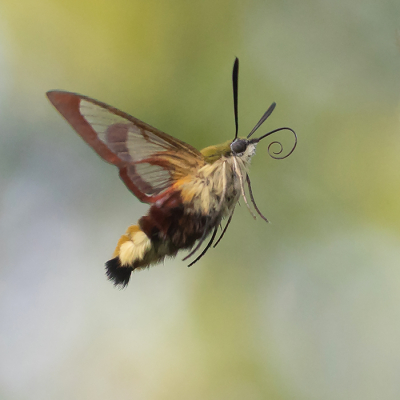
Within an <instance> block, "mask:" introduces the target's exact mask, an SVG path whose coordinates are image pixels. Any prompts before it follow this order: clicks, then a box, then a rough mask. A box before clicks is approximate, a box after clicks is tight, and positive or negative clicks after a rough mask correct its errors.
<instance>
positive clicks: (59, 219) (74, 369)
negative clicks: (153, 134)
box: [0, 0, 400, 400]
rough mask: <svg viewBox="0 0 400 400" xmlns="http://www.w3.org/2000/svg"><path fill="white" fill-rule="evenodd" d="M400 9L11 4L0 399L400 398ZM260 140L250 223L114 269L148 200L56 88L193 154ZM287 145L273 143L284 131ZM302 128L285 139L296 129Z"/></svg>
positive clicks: (1, 233)
mask: <svg viewBox="0 0 400 400" xmlns="http://www.w3.org/2000/svg"><path fill="white" fill-rule="evenodd" d="M399 16H400V3H399V2H398V1H396V0H383V1H380V2H376V1H373V0H367V1H364V2H360V1H357V0H339V1H336V2H328V1H309V2H296V1H294V0H289V1H285V2H282V1H277V0H275V1H262V0H258V1H257V0H256V1H252V2H249V1H229V0H221V1H209V0H206V1H202V2H200V1H198V2H187V1H182V0H180V1H178V0H177V1H172V0H167V1H163V2H161V1H159V2H157V1H154V0H150V1H142V0H140V1H139V0H132V1H127V0H114V1H109V0H101V1H89V0H81V1H75V0H74V1H61V0H52V1H49V0H48V1H43V0H37V1H28V0H22V1H18V2H15V1H10V0H3V1H2V2H0V171H1V173H0V190H1V197H0V252H1V255H2V263H1V266H0V399H5V400H12V399H29V400H34V399H47V398H50V399H57V400H59V399H61V400H62V399H92V398H95V399H98V400H102V399H110V398H115V399H135V400H136V399H138V400H139V399H145V400H152V399H185V400H188V399H210V400H213V399H215V400H217V399H218V400H223V399H227V400H228V399H229V400H235V399H249V400H256V399H257V400H258V399H274V400H278V399H281V400H291V399H296V400H302V399H304V400H310V399H316V400H320V399H324V400H343V399H349V400H350V399H351V400H353V399H363V400H369V399H371V400H375V399H385V400H392V399H393V400H398V399H399V398H400V383H399V382H400V381H399V379H398V373H397V371H399V370H400V345H399V343H400V342H399V337H400V306H399V304H400V294H399V293H400V268H399V265H400V246H399V245H400V202H399V199H400V172H399V171H400V157H399V155H398V154H399V150H400V135H399V134H400V132H399V122H400V120H399V111H400V107H399V90H400V49H399V46H398V30H399V29H400V18H399ZM236 56H237V57H239V58H240V75H239V129H240V131H239V134H240V135H241V136H244V135H246V134H247V133H248V132H250V130H251V129H252V128H253V126H254V125H255V123H256V122H257V121H258V119H259V118H260V116H261V115H262V114H263V112H264V111H265V110H266V109H267V108H268V107H269V105H270V104H271V103H272V102H273V101H276V102H277V108H276V110H275V111H274V113H273V114H272V116H271V117H270V118H269V119H268V121H267V122H266V123H265V124H264V125H263V126H262V128H260V130H259V132H258V133H257V134H259V135H261V134H263V133H266V132H267V131H269V130H272V129H275V128H278V127H281V126H289V127H291V128H293V129H295V130H296V132H297V134H298V137H299V143H298V147H297V149H296V150H295V152H294V153H293V154H292V155H291V156H290V157H289V158H287V159H285V160H282V161H275V160H273V159H272V158H270V157H269V156H268V151H267V147H268V143H263V142H261V143H260V144H259V146H258V148H257V154H256V156H255V157H254V159H253V160H254V161H253V163H252V169H251V171H250V177H251V180H252V186H253V191H254V195H255V198H256V201H257V204H258V206H259V207H260V209H261V210H262V211H263V213H264V214H266V216H267V217H268V218H269V219H270V220H271V221H272V223H271V224H268V225H267V224H265V223H264V221H262V220H261V219H257V221H256V222H255V221H254V220H253V219H252V218H251V216H250V214H249V213H248V211H247V210H246V207H243V204H242V207H238V208H237V210H236V212H235V216H234V219H233V221H232V224H231V225H230V228H229V230H228V232H227V234H226V236H225V237H224V239H223V241H222V242H221V243H220V244H219V245H218V247H217V248H216V249H212V250H211V251H209V252H208V253H207V255H206V256H205V257H204V258H203V259H202V260H201V261H200V262H199V263H197V264H195V265H194V266H193V267H191V268H186V265H187V264H186V263H185V262H182V261H181V259H182V258H183V257H184V256H185V253H182V254H180V255H179V256H178V257H177V258H176V259H175V260H168V261H166V263H165V265H159V266H156V267H152V268H151V269H149V270H146V271H141V272H138V273H134V274H133V275H132V279H131V282H130V284H129V286H128V288H127V289H126V290H124V291H119V290H117V289H115V288H114V287H113V286H112V285H111V284H110V283H109V282H107V280H106V278H105V276H104V262H105V261H107V260H108V259H109V257H110V256H111V254H112V252H113V250H114V246H115V244H116V243H117V240H118V238H119V237H120V235H121V234H122V233H123V232H124V231H125V229H126V228H127V227H128V225H130V224H132V223H135V222H136V221H137V220H138V219H139V218H140V217H141V216H142V215H143V214H144V213H145V212H146V210H147V206H146V205H143V204H141V203H140V202H139V201H138V200H137V199H136V198H135V197H134V196H132V194H131V193H130V192H129V191H128V190H127V189H126V188H125V186H124V185H123V183H122V182H121V181H120V180H119V178H118V174H117V170H116V168H115V167H113V166H110V165H107V164H106V163H104V162H103V161H102V160H100V158H99V157H98V156H97V155H96V154H95V153H94V152H93V150H91V149H90V148H89V147H88V146H87V145H86V144H85V143H84V142H83V141H82V140H81V139H80V138H79V137H78V136H77V135H76V134H75V133H74V132H73V130H72V129H71V128H70V127H69V126H68V125H67V124H66V123H65V121H63V120H62V118H61V117H60V116H59V115H58V114H57V112H56V111H55V110H54V109H53V108H52V106H51V105H50V104H49V103H48V101H47V99H46V98H45V92H46V91H48V90H51V89H64V90H69V91H73V92H78V93H81V94H84V95H87V96H90V97H93V98H96V99H98V100H100V101H103V102H106V103H108V104H111V105H113V106H115V107H117V108H120V109H121V110H123V111H125V112H128V113H129V114H132V115H134V116H135V117H137V118H139V119H141V120H144V121H146V122H147V123H148V124H150V125H152V126H155V127H157V128H159V129H161V130H163V131H165V132H167V133H169V134H171V135H173V136H175V137H177V138H179V139H181V140H184V141H186V142H188V143H190V144H192V145H193V146H195V147H197V148H203V147H206V146H209V145H212V144H217V143H221V142H224V141H226V140H228V139H229V138H231V137H233V135H234V120H233V107H232V105H233V102H232V88H231V72H232V65H233V61H234V58H235V57H236ZM280 138H281V137H279V138H277V139H280ZM289 140H290V139H289Z"/></svg>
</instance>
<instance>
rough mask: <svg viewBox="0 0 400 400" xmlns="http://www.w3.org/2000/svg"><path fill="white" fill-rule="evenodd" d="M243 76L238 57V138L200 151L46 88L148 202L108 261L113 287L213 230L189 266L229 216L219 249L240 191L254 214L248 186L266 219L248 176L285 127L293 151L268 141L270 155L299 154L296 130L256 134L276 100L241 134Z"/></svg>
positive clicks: (89, 102)
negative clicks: (263, 147) (261, 150)
mask: <svg viewBox="0 0 400 400" xmlns="http://www.w3.org/2000/svg"><path fill="white" fill-rule="evenodd" d="M238 74H239V60H238V59H237V58H236V59H235V62H234V66H233V73H232V82H233V99H234V117H235V127H236V130H235V137H234V138H233V140H229V141H227V142H225V143H222V144H219V145H215V146H210V147H206V148H205V149H203V150H201V151H198V150H197V149H195V148H194V147H192V146H190V145H189V144H187V143H184V142H182V141H181V140H179V139H176V138H174V137H172V136H169V135H167V134H166V133H164V132H161V131H160V130H158V129H156V128H153V127H152V126H150V125H148V124H146V123H144V122H142V121H140V120H139V119H137V118H135V117H132V116H131V115H129V114H126V113H124V112H122V111H120V110H118V109H116V108H114V107H111V106H109V105H107V104H105V103H102V102H100V101H97V100H94V99H91V98H90V97H87V96H82V95H79V94H76V93H70V92H66V91H59V90H54V91H49V92H47V97H48V98H49V100H50V102H51V103H52V104H53V105H54V107H55V108H56V109H57V110H58V111H59V112H60V113H61V115H62V116H63V117H64V118H65V119H66V120H67V121H68V122H69V124H70V125H71V126H72V127H73V128H74V129H75V130H76V132H77V133H78V134H79V135H80V136H81V137H82V139H83V140H84V141H85V142H86V143H88V144H89V145H90V146H91V147H92V148H93V150H94V151H95V152H96V153H97V154H98V155H99V156H100V157H102V158H103V159H104V160H105V161H107V162H109V163H110V164H114V165H116V166H117V167H118V168H119V175H120V177H121V179H122V181H123V182H124V183H125V185H126V186H127V187H128V189H129V190H130V191H131V192H132V193H133V194H134V195H135V196H136V197H137V198H138V199H139V200H140V201H142V202H144V203H148V204H150V209H149V211H148V213H147V215H145V216H143V217H142V218H140V219H139V221H138V223H137V224H136V225H131V226H129V228H128V229H127V231H126V233H125V234H124V235H122V236H121V238H120V239H119V241H118V243H117V247H116V249H115V251H114V254H113V257H112V259H111V260H109V261H108V262H107V263H106V274H107V276H108V279H109V280H111V281H112V282H113V283H114V285H115V286H119V287H125V286H126V285H127V284H128V282H129V279H130V276H131V272H132V271H133V270H135V269H142V268H145V267H148V266H150V265H153V264H157V263H159V262H161V261H162V260H164V258H165V257H174V256H176V254H177V253H178V251H179V250H185V249H186V250H191V251H190V253H189V254H188V255H187V256H186V257H185V258H184V259H183V260H187V259H188V258H190V257H192V256H193V255H194V254H195V253H196V252H197V251H199V250H200V248H201V245H202V244H203V242H204V241H205V240H206V239H207V237H208V236H209V235H211V239H210V240H209V242H208V244H207V245H206V246H205V248H204V250H203V251H202V252H201V253H200V255H199V256H198V257H197V258H196V259H195V260H194V261H192V262H191V263H190V264H189V266H191V265H193V264H194V263H195V262H197V261H198V260H199V259H200V258H201V257H203V256H204V254H205V253H206V252H207V250H208V249H209V248H210V247H211V245H212V244H213V243H214V240H215V238H216V235H217V232H218V229H219V228H220V227H221V223H222V221H223V220H225V219H226V220H227V222H226V224H225V227H224V229H223V230H222V233H221V234H220V236H219V239H218V240H217V241H216V243H215V244H214V247H215V246H216V245H217V244H218V243H219V242H220V240H221V239H222V237H223V236H224V234H225V232H226V230H227V228H228V226H229V223H230V222H231V220H232V216H233V212H234V210H235V206H236V205H237V203H238V201H239V198H240V196H242V197H243V200H244V202H245V204H246V206H247V207H248V208H249V210H250V212H252V211H251V209H250V206H249V202H248V200H247V197H246V192H245V183H247V186H248V193H249V196H250V200H251V202H252V204H253V206H254V209H255V211H256V212H257V213H258V214H259V215H260V217H261V218H262V219H264V220H265V221H267V222H268V220H267V218H265V217H264V216H263V214H262V213H261V212H260V210H259V208H258V207H257V205H256V203H255V200H254V197H253V193H252V189H251V184H250V178H249V175H248V170H249V165H250V160H251V158H252V157H253V155H254V154H255V149H256V146H257V144H258V143H259V142H260V141H261V140H262V139H264V138H266V137H268V136H269V135H271V134H272V133H275V132H277V131H281V130H289V131H291V132H292V133H293V134H294V138H295V142H294V146H293V148H292V149H291V150H290V152H289V153H288V154H287V155H286V156H284V157H281V156H279V154H281V153H282V145H281V143H280V142H276V141H275V142H272V143H270V145H269V146H268V152H269V154H270V155H271V156H272V157H274V158H286V157H287V156H288V155H290V154H291V153H292V152H293V151H294V149H295V147H296V144H297V136H296V133H295V132H294V131H293V130H292V129H291V128H287V127H284V128H279V129H275V130H273V131H271V132H268V133H266V134H264V135H262V136H260V137H259V138H251V136H252V135H253V133H254V132H255V131H256V130H257V129H258V128H259V127H260V126H261V125H262V123H263V122H264V121H265V120H266V119H267V118H268V117H269V116H270V114H271V113H272V111H273V110H274V108H275V105H276V104H275V103H272V105H271V106H270V107H269V108H268V110H267V111H266V112H265V113H264V115H263V116H262V117H261V119H260V120H259V122H258V123H257V124H256V125H255V127H254V128H253V129H252V131H251V132H250V133H249V134H248V135H247V137H245V138H239V137H238ZM276 143H277V144H279V145H280V146H281V147H280V150H279V151H278V152H275V153H271V152H270V147H271V145H272V144H276ZM252 214H253V213H252ZM253 217H254V218H255V215H254V214H253Z"/></svg>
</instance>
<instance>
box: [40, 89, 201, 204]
mask: <svg viewBox="0 0 400 400" xmlns="http://www.w3.org/2000/svg"><path fill="white" fill-rule="evenodd" d="M47 96H48V98H49V100H50V101H51V103H52V104H53V105H54V106H55V107H56V109H57V110H58V111H59V112H60V113H61V115H63V117H64V118H65V119H66V120H67V121H68V122H69V124H70V125H71V126H72V127H73V128H74V129H75V130H76V132H77V133H78V134H79V135H80V136H81V137H82V138H83V139H84V140H85V141H86V142H87V143H88V144H89V145H90V146H91V147H92V148H93V149H94V150H95V151H96V153H97V154H98V155H99V156H100V157H102V158H103V159H104V160H106V161H107V162H109V163H111V164H114V165H116V166H117V167H118V168H119V171H120V177H121V178H122V180H123V181H124V183H125V184H126V186H127V187H128V188H129V189H130V190H131V191H132V192H133V194H135V196H137V197H138V198H139V200H141V201H143V202H146V203H154V202H156V201H157V200H158V199H160V198H161V197H164V196H165V194H166V193H165V192H166V191H167V190H169V189H170V188H171V186H172V185H173V184H174V183H175V182H176V180H177V179H180V178H182V177H184V176H187V175H188V174H190V173H191V172H193V171H195V170H196V169H197V168H199V167H200V166H202V165H203V164H204V158H203V156H202V154H201V153H200V152H199V151H198V150H196V149H195V148H194V147H192V146H190V145H188V144H187V143H185V142H182V141H180V140H178V139H175V138H173V137H172V136H169V135H167V134H166V133H164V132H161V131H160V130H158V129H156V128H153V127H152V126H150V125H148V124H146V123H144V122H142V121H140V120H138V119H137V118H134V117H132V116H131V115H129V114H126V113H124V112H122V111H120V110H118V109H116V108H114V107H111V106H109V105H107V104H105V103H101V102H99V101H97V100H94V99H91V98H89V97H86V96H81V95H79V94H75V93H70V92H64V91H51V92H48V93H47Z"/></svg>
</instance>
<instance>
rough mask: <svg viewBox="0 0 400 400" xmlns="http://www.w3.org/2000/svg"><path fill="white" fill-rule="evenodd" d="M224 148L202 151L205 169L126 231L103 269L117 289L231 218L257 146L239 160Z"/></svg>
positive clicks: (181, 183) (180, 183) (183, 180)
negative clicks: (132, 276) (135, 273)
mask: <svg viewBox="0 0 400 400" xmlns="http://www.w3.org/2000/svg"><path fill="white" fill-rule="evenodd" d="M229 144H230V142H229V143H224V144H221V145H219V146H210V147H207V148H205V149H204V150H202V151H201V154H202V155H203V156H204V165H203V166H202V167H201V168H199V169H198V170H197V171H196V172H195V173H193V174H192V175H188V176H186V177H184V178H181V179H180V180H178V181H176V183H175V184H174V185H173V187H172V188H173V190H169V191H168V193H166V195H165V197H162V198H161V199H159V200H158V201H157V202H156V203H155V204H154V205H152V206H151V208H150V210H149V212H148V214H147V215H145V216H144V217H142V218H141V219H140V220H139V221H138V224H137V225H131V226H130V227H129V228H128V229H127V231H126V233H125V234H124V235H123V236H122V237H121V238H120V240H119V241H118V244H117V247H116V249H115V251H114V254H113V258H112V259H111V260H110V261H108V262H107V263H106V267H107V274H108V276H109V278H110V279H112V280H113V281H114V282H115V283H116V284H117V285H123V286H125V285H126V284H127V283H128V281H129V277H130V274H131V272H132V271H133V270H134V269H140V268H146V267H148V266H150V265H152V264H157V263H159V262H160V261H162V260H163V259H164V258H165V257H166V256H175V255H176V254H177V252H178V251H179V250H182V249H190V248H192V247H193V246H194V244H195V242H196V241H197V240H199V239H203V240H204V239H205V238H206V237H207V236H208V235H209V234H210V233H211V232H212V231H215V232H216V229H217V228H218V226H219V225H220V223H221V221H222V220H223V219H224V218H227V217H230V216H231V215H232V213H233V210H234V208H235V206H236V204H237V202H238V200H239V197H240V195H241V193H242V191H243V182H244V180H245V179H246V176H247V172H248V167H249V165H250V160H251V158H252V156H253V155H254V153H255V147H256V144H250V145H249V146H247V148H246V150H245V151H244V152H243V153H242V154H240V155H232V154H231V149H230V147H229ZM217 157H219V158H217Z"/></svg>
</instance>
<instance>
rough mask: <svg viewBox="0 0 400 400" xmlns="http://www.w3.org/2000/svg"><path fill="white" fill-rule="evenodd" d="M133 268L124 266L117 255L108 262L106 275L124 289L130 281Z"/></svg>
mask: <svg viewBox="0 0 400 400" xmlns="http://www.w3.org/2000/svg"><path fill="white" fill-rule="evenodd" d="M132 271H133V268H131V267H123V266H122V265H121V263H120V261H119V257H115V258H113V259H111V260H109V261H107V262H106V275H107V278H108V279H109V280H110V281H111V282H113V283H114V285H115V286H119V287H120V288H121V289H123V288H124V287H125V286H126V285H127V284H128V283H129V278H130V277H131V273H132Z"/></svg>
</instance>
